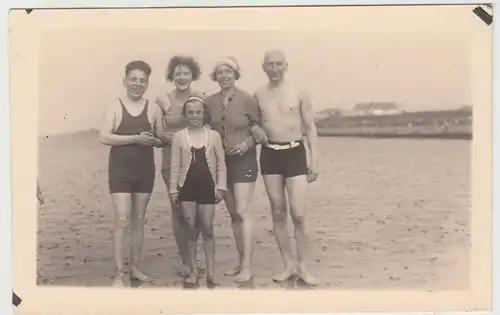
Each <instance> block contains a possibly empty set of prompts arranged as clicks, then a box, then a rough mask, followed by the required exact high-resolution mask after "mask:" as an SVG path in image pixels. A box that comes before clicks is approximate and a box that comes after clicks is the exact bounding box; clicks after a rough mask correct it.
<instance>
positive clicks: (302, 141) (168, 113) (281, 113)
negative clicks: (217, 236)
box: [100, 50, 319, 286]
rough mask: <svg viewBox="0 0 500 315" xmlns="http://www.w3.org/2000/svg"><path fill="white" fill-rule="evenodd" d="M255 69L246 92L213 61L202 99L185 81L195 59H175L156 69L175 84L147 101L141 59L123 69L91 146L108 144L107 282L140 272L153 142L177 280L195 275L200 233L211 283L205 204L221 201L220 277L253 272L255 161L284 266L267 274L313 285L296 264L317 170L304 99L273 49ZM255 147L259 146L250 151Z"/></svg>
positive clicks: (223, 64)
mask: <svg viewBox="0 0 500 315" xmlns="http://www.w3.org/2000/svg"><path fill="white" fill-rule="evenodd" d="M262 69H263V70H264V72H265V73H266V74H267V77H268V79H269V82H268V83H267V84H265V85H264V86H262V87H261V88H259V89H257V90H256V91H255V93H254V94H253V95H252V94H250V93H247V92H245V91H243V90H241V89H240V88H238V87H237V86H236V81H237V80H238V79H239V78H240V76H241V69H240V66H239V64H238V62H237V60H236V59H235V58H234V57H224V58H221V59H220V60H219V61H218V62H217V63H216V64H215V66H214V68H213V71H212V72H211V73H210V78H211V79H212V80H214V81H216V82H217V83H218V84H219V86H220V91H219V92H217V93H214V94H212V95H209V96H206V95H205V94H204V93H201V92H199V91H195V90H194V89H192V87H191V85H192V82H194V81H196V80H198V79H199V78H200V74H201V71H200V67H199V65H198V63H197V62H196V60H195V59H194V58H192V57H189V56H175V57H173V58H171V59H170V62H169V64H168V67H167V73H166V80H167V81H170V82H173V83H174V85H175V88H174V89H173V90H172V91H171V92H168V93H164V94H163V95H160V96H159V97H158V98H157V99H156V100H155V101H154V102H149V101H148V100H147V99H145V97H144V94H145V92H146V90H147V88H148V84H149V78H150V75H151V68H150V66H149V65H148V64H147V63H145V62H143V61H133V62H130V63H129V64H128V65H127V66H126V68H125V76H124V79H123V84H124V86H125V91H126V93H125V95H123V96H122V97H120V98H119V99H118V101H117V102H116V104H113V106H111V107H110V108H109V110H108V112H107V114H106V118H105V121H104V124H103V126H102V129H101V132H100V141H101V143H103V144H105V145H108V146H110V147H111V149H110V155H109V172H108V174H109V178H108V182H109V191H110V194H111V198H112V201H113V205H114V208H115V214H116V220H115V222H116V223H115V229H114V253H115V262H116V268H117V276H116V277H115V281H114V284H115V285H116V286H123V285H124V284H125V283H126V282H125V279H126V277H127V276H128V277H130V278H131V279H138V280H140V281H148V280H149V279H150V278H149V276H147V275H146V274H145V273H143V272H142V271H141V270H139V268H138V266H137V265H138V263H139V260H140V255H141V251H142V246H143V239H144V219H145V212H146V207H147V204H148V202H149V199H150V197H151V193H152V191H153V184H154V180H155V163H154V154H153V153H154V152H153V151H154V147H157V148H162V172H161V173H162V176H163V180H164V182H165V184H166V186H167V190H168V192H169V197H170V205H171V213H172V228H173V234H174V237H175V240H176V243H177V246H178V249H179V253H180V256H181V259H182V264H183V269H182V270H180V273H181V274H182V276H184V277H185V282H186V283H189V284H194V283H196V281H197V279H198V276H199V271H198V267H197V264H196V262H197V259H196V252H197V240H198V238H199V235H200V234H201V235H202V237H203V240H204V250H205V255H206V276H207V283H211V284H214V285H217V284H218V283H219V282H218V280H217V279H216V277H215V271H214V261H215V241H214V231H213V218H214V212H215V205H216V204H217V203H219V202H221V201H222V200H224V202H225V204H226V207H227V209H228V212H229V214H230V216H231V221H232V230H233V233H234V239H235V243H236V249H237V252H238V264H237V265H236V267H235V268H234V270H228V271H226V272H225V275H230V276H234V277H235V281H238V282H244V281H248V280H250V279H251V278H252V277H253V272H252V268H251V262H252V245H253V240H252V216H251V213H250V206H251V200H252V198H253V193H254V188H255V183H256V180H257V176H258V172H259V164H260V171H261V174H262V178H263V181H264V184H265V188H266V191H267V194H268V197H269V202H270V206H271V211H272V220H273V226H274V234H275V237H276V241H277V243H278V246H279V248H280V251H281V255H282V257H283V261H284V264H285V270H284V271H283V272H281V273H279V274H277V275H276V276H274V277H273V280H274V281H278V282H280V281H284V280H286V279H288V278H290V277H299V278H301V279H302V280H303V281H304V282H306V283H309V284H316V283H317V280H316V278H315V277H313V276H312V275H311V274H310V273H309V272H308V271H307V268H306V258H307V253H306V251H307V247H308V235H307V232H306V225H305V214H306V207H305V206H306V194H307V188H308V183H311V182H314V181H315V180H316V179H317V177H318V174H319V172H318V151H317V150H318V149H317V144H316V142H317V135H316V128H315V125H314V118H313V110H312V105H311V100H310V98H309V96H308V94H307V93H306V92H304V91H302V90H301V89H298V88H297V87H295V86H293V85H292V84H291V83H290V82H288V81H286V80H285V74H286V72H287V69H288V63H287V61H286V58H285V54H284V53H283V52H282V51H280V50H271V51H267V52H266V53H265V56H264V60H263V63H262ZM258 145H261V146H262V148H261V154H260V158H259V157H258V154H257V146H258ZM259 160H260V161H259ZM287 195H288V206H289V209H290V214H291V218H292V220H293V223H294V227H295V239H296V242H297V249H298V264H296V263H295V262H294V261H293V259H292V254H291V249H290V243H289V237H288V231H287V227H286V219H287V208H288V207H287V202H286V200H287V198H286V196H287ZM129 228H130V231H131V236H130V246H129V249H130V256H129V257H130V261H129V266H128V267H127V266H126V264H125V250H126V249H127V243H128V242H127V237H126V234H127V230H128V229H129Z"/></svg>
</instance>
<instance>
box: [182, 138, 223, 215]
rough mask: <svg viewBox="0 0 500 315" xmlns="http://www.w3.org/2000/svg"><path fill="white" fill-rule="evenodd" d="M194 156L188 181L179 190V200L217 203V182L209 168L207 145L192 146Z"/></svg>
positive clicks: (203, 203)
mask: <svg viewBox="0 0 500 315" xmlns="http://www.w3.org/2000/svg"><path fill="white" fill-rule="evenodd" d="M191 152H192V156H193V158H192V159H191V165H190V167H189V171H188V173H187V175H186V181H185V182H184V185H183V186H182V187H181V189H180V191H179V201H191V202H196V203H197V204H199V205H212V204H215V184H214V180H213V179H212V174H211V173H210V169H209V168H208V163H207V159H206V155H205V154H206V152H205V147H204V146H203V147H201V148H195V147H191Z"/></svg>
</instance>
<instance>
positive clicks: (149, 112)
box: [99, 61, 163, 286]
mask: <svg viewBox="0 0 500 315" xmlns="http://www.w3.org/2000/svg"><path fill="white" fill-rule="evenodd" d="M150 75H151V67H150V66H149V65H148V64H147V63H145V62H143V61H132V62H130V63H129V64H127V66H126V67H125V77H124V78H123V85H124V87H125V90H126V93H125V95H123V96H122V97H120V98H119V99H118V101H117V102H116V103H114V104H112V106H111V107H110V108H109V110H108V112H107V113H106V117H105V120H104V124H103V126H102V127H101V131H100V136H99V138H100V142H101V143H102V144H104V145H108V146H110V147H111V150H110V154H109V170H108V175H109V191H110V194H111V199H112V201H113V205H114V208H115V219H116V220H115V230H114V252H115V263H116V269H117V275H116V278H115V282H114V284H115V286H124V285H125V276H126V275H127V274H129V277H130V279H137V280H140V281H148V280H149V277H148V276H147V275H146V274H144V273H143V272H142V271H140V270H139V269H138V268H137V264H138V263H139V261H140V256H141V251H142V246H143V241H144V220H145V213H146V208H147V205H148V203H149V199H150V197H151V193H152V191H153V184H154V180H155V163H154V152H153V146H154V147H161V146H162V145H163V144H162V141H161V140H160V139H159V138H158V137H156V136H155V135H158V133H161V132H162V130H161V129H162V124H161V112H160V110H159V108H158V106H157V105H156V104H154V103H150V102H148V100H147V99H145V98H144V93H145V92H146V90H147V88H148V86H149V77H150ZM128 229H130V232H131V233H130V261H129V263H130V265H129V268H128V270H126V268H125V257H124V254H125V251H126V250H127V249H128V248H126V247H127V246H126V243H127V242H126V239H125V235H127V234H128V233H127V232H128Z"/></svg>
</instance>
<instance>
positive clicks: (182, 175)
mask: <svg viewBox="0 0 500 315" xmlns="http://www.w3.org/2000/svg"><path fill="white" fill-rule="evenodd" d="M205 112H207V110H206V106H205V103H204V101H203V99H202V98H200V97H198V96H191V97H189V98H188V99H187V100H186V102H185V103H184V105H183V107H182V114H183V115H184V116H185V117H186V121H187V123H188V126H187V127H186V128H184V129H181V130H179V131H178V132H176V133H175V134H174V136H173V139H172V156H171V175H170V198H171V200H172V202H174V203H180V206H181V208H182V212H183V214H184V217H185V219H186V222H187V225H188V229H189V231H188V250H189V268H190V270H191V272H190V274H189V276H188V277H187V278H186V280H185V282H186V283H187V284H196V283H197V280H198V268H197V267H196V258H195V257H196V247H197V246H196V241H197V240H196V239H197V222H198V221H199V222H200V223H201V228H202V235H203V241H204V249H205V257H206V270H207V284H208V285H212V286H213V285H218V284H219V282H218V280H217V279H216V278H215V274H214V261H215V240H214V231H213V230H214V229H213V219H214V213H215V204H217V203H219V202H220V201H221V200H222V199H223V198H224V193H225V191H226V190H227V172H226V162H225V153H224V149H223V147H222V140H221V138H220V136H219V134H218V133H217V132H216V131H213V130H210V129H208V128H206V127H205V126H204V121H203V118H204V113H205Z"/></svg>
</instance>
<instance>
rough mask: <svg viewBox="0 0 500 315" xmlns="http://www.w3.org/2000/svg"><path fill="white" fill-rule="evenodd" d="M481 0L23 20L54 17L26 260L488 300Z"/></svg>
mask: <svg viewBox="0 0 500 315" xmlns="http://www.w3.org/2000/svg"><path fill="white" fill-rule="evenodd" d="M473 9H474V6H471V5H469V6H461V5H441V6H423V5H422V6H402V7H397V6H394V7H391V6H384V7H375V6H373V7H340V6H339V7H334V6H330V7H303V8H278V7H274V8H273V7H269V8H204V9H202V8H184V9H173V8H157V9H148V10H145V9H144V10H142V9H136V10H133V9H130V10H128V9H107V10H66V11H65V12H62V11H61V12H56V11H57V10H55V11H54V12H51V11H50V10H48V11H46V12H41V11H36V10H35V11H33V12H32V13H31V14H30V16H28V15H26V16H21V15H20V14H19V15H18V16H17V18H18V23H19V25H22V23H25V25H30V27H31V28H32V29H35V28H36V29H37V33H36V34H37V35H36V43H34V44H31V45H32V46H22V45H21V42H20V38H21V37H17V38H18V42H17V43H15V44H16V45H18V46H16V47H19V50H13V52H12V56H13V58H14V60H15V58H21V57H22V56H25V55H23V54H25V53H26V51H30V48H29V47H36V48H37V50H36V54H35V53H33V54H32V55H33V56H34V57H32V58H35V57H36V62H35V61H34V60H35V59H24V60H25V61H24V66H25V68H28V67H30V68H32V67H36V76H35V77H33V78H32V82H36V88H34V90H33V93H32V95H31V96H32V97H33V99H36V103H37V107H36V108H37V109H36V110H34V111H33V112H32V113H28V112H29V111H26V110H24V111H22V110H21V107H22V106H21V107H20V105H18V106H17V107H16V108H17V109H16V111H14V115H15V116H16V117H18V119H21V117H22V116H23V115H27V116H26V119H27V120H26V123H28V122H34V123H33V126H36V131H34V132H35V133H36V140H34V139H35V135H32V137H33V139H32V140H27V141H30V142H25V145H26V146H30V147H31V143H33V146H34V148H32V149H30V150H31V151H29V152H30V153H27V152H28V151H25V153H24V154H21V151H20V150H21V147H20V146H21V143H23V142H22V141H16V143H17V144H14V147H13V152H14V153H15V154H14V155H13V160H14V161H17V162H14V163H15V164H16V165H15V167H14V170H15V171H14V172H13V176H15V178H17V179H16V180H15V181H16V183H15V184H16V185H18V186H19V185H21V182H22V181H23V180H25V178H27V176H32V175H33V180H32V183H33V186H34V183H35V182H36V199H35V192H34V190H33V191H32V192H30V190H28V189H26V191H25V194H24V195H21V193H20V192H19V189H18V190H17V193H15V195H14V197H13V198H14V200H18V201H17V203H16V204H15V206H17V207H19V208H20V207H22V202H23V201H22V199H26V198H28V199H26V202H27V201H28V200H29V198H30V194H31V195H32V197H33V202H36V203H37V206H36V210H33V211H32V212H30V213H31V214H35V213H36V222H34V225H31V223H29V222H31V221H29V220H30V219H26V220H27V221H25V224H28V225H29V226H36V244H35V245H33V246H34V247H33V248H32V249H30V250H29V253H28V251H27V250H26V251H24V252H23V250H24V249H23V250H21V249H20V246H17V247H16V248H17V249H16V251H17V253H15V254H14V255H15V256H16V255H17V256H16V257H18V261H19V262H20V264H18V265H17V266H18V267H17V268H23V267H21V266H25V268H26V270H28V269H29V268H36V275H35V269H33V275H34V277H33V279H32V280H30V281H31V282H32V285H33V286H36V290H45V289H47V290H48V289H50V288H54V289H58V288H59V289H61V288H66V289H71V290H73V289H78V288H93V290H97V289H99V290H105V292H115V293H117V292H133V294H145V293H144V292H153V291H147V290H148V289H156V290H157V291H154V292H156V293H157V294H160V293H158V292H162V291H158V289H170V290H169V291H168V292H177V291H178V292H190V293H189V294H197V293H193V292H202V291H207V292H212V293H210V294H213V292H218V290H220V291H223V290H224V292H228V293H227V294H239V293H231V292H255V291H259V290H265V291H264V292H266V291H267V292H271V291H273V290H274V291H275V292H278V293H276V294H281V293H279V292H283V293H282V294H285V293H286V294H295V293H293V292H300V293H303V294H304V297H305V296H306V295H307V294H308V293H307V292H312V291H315V292H318V294H319V292H320V291H332V292H345V291H353V292H354V291H355V292H366V293H367V294H368V293H369V292H374V293H377V294H384V292H398V291H401V290H406V291H407V292H410V291H411V292H422V293H425V294H433V293H440V292H441V293H443V294H444V293H450V292H462V293H464V294H466V293H467V292H471V291H474V292H476V293H475V294H477V292H478V291H477V290H478V289H479V287H480V286H479V282H478V281H482V282H481V283H485V281H486V280H485V279H486V278H485V276H484V275H482V274H481V275H480V274H478V272H479V271H480V270H483V271H484V272H487V271H486V269H487V266H488V264H487V262H488V259H489V257H488V255H487V254H485V253H486V252H485V250H486V249H482V248H479V247H478V246H477V242H478V238H481V239H484V237H488V236H486V234H484V233H489V232H488V231H489V230H488V229H489V228H488V225H487V224H488V223H487V222H488V221H486V220H487V219H478V218H479V217H478V216H479V215H482V216H483V217H487V215H488V213H489V212H490V211H491V210H490V209H488V208H487V207H488V205H489V203H488V202H489V198H491V195H490V190H489V189H490V188H489V187H483V188H482V189H479V192H478V187H479V186H478V183H480V182H481V179H480V176H483V181H482V182H483V183H484V182H488V183H489V181H488V178H484V176H489V175H491V173H490V171H488V170H486V169H483V168H481V166H484V167H486V166H488V165H490V164H488V163H491V158H490V157H488V154H490V155H491V153H488V152H490V151H488V150H490V149H488V147H487V146H488V145H490V146H491V144H490V143H489V141H491V139H490V138H488V137H490V135H489V134H490V133H491V129H488V128H490V125H488V124H490V121H487V120H488V119H490V118H491V116H489V114H488V113H490V111H491V103H488V102H491V98H487V97H485V96H484V95H486V94H487V93H488V91H491V90H485V88H484V85H488V84H489V82H491V81H488V80H491V75H490V76H489V77H488V73H487V72H486V74H485V75H480V74H481V72H480V71H483V72H482V73H485V72H484V71H485V66H484V64H486V63H485V62H486V61H488V60H487V59H486V58H487V56H488V55H487V54H484V53H483V54H480V52H481V51H484V50H485V49H488V46H487V45H485V44H484V43H486V42H487V41H486V39H487V38H488V35H487V34H491V27H490V26H489V25H487V24H486V23H484V22H483V21H482V20H481V18H480V17H479V16H478V15H477V14H474V12H473ZM56 13H57V14H58V16H56ZM287 16H288V17H290V19H289V20H288V22H287V21H286V19H285V17H287ZM293 16H295V17H296V18H293ZM299 16H301V17H302V19H301V20H300V21H299V19H298V17H299ZM56 17H57V19H56ZM278 17H283V20H279V19H278ZM23 19H24V20H23ZM370 19H371V20H370ZM256 20H259V21H261V23H260V24H259V25H255V24H254V23H253V22H252V21H256ZM91 21H92V22H91ZM210 21H212V22H210ZM355 21H357V22H355ZM209 22H210V23H209ZM29 23H31V24H29ZM35 25H38V26H37V27H35ZM27 28H28V27H27ZM19 29H20V27H18V28H17V29H16V28H13V32H12V35H11V36H12V38H13V41H15V38H16V37H15V36H16V34H20V31H18V33H16V30H19ZM483 31H484V34H483V33H481V32H483ZM488 32H490V33H488ZM471 34H483V35H474V36H476V37H474V36H473V35H471ZM478 36H479V37H478ZM481 36H482V37H481ZM490 37H491V35H490ZM33 38H35V36H33ZM24 41H25V42H24V45H28V44H26V43H27V39H26V38H25V39H24ZM478 43H482V45H483V48H482V49H483V50H479V49H478ZM20 47H27V48H25V49H23V50H21V48H20ZM489 49H491V46H489ZM16 56H17V57H16ZM485 56H486V57H485ZM25 58H26V57H25ZM490 58H491V55H490ZM29 60H33V62H30V61H29ZM478 60H479V61H478ZM481 61H483V63H482V64H480V63H478V62H481ZM487 67H488V65H487V64H486V69H487ZM18 69H20V68H18ZM478 69H479V70H478ZM17 73H18V75H17V77H13V80H14V79H17V80H18V82H20V81H19V80H21V79H22V77H21V76H20V72H19V71H18V72H17ZM477 82H483V83H484V84H483V83H477ZM481 84H482V85H481ZM28 85H29V83H26V86H28ZM482 86H483V90H481V87H482ZM18 87H19V89H20V85H19V83H18ZM19 91H20V92H19V93H18V94H16V95H18V96H17V98H14V100H15V101H16V102H18V103H24V101H22V100H23V98H22V97H23V96H24V97H27V95H26V91H27V90H26V89H25V90H24V91H25V92H24V94H23V93H22V92H21V90H19ZM478 91H479V92H480V93H482V94H478V93H479V92H478ZM489 93H491V92H489ZM28 94H29V93H28ZM26 100H27V98H26ZM24 106H25V108H26V105H24ZM29 124H31V123H29ZM478 124H479V125H480V126H483V129H481V130H480V131H479V132H478V128H477V126H478ZM21 130H22V127H21V125H20V124H19V123H18V124H17V127H15V131H17V132H18V134H19V133H20V131H21ZM26 139H28V138H26ZM479 145H482V146H483V147H482V148H481V147H479ZM485 146H486V149H484V147H485ZM23 150H28V149H27V148H24V149H23ZM481 150H483V151H481ZM16 152H17V153H16ZM16 157H19V158H16ZM28 158H29V159H30V161H33V162H32V164H33V165H34V166H33V167H35V165H36V169H34V170H33V171H31V169H29V170H28V169H26V170H25V171H24V173H23V170H22V166H21V164H25V163H27V161H28ZM23 159H25V160H23ZM478 159H479V160H478ZM23 161H26V162H23ZM488 161H490V162H488ZM478 165H479V166H478ZM23 174H24V175H23ZM478 176H479V177H478ZM35 177H36V178H35ZM25 181H26V183H27V185H29V183H30V181H27V180H25ZM23 196H24V197H23ZM478 200H479V201H478ZM478 202H484V204H480V203H478ZM480 205H482V206H481V207H480ZM28 215H29V214H26V216H28ZM26 218H27V217H26ZM21 220H22V219H21V217H20V215H19V214H18V215H17V217H15V218H14V221H15V224H18V225H20V224H21V223H22V222H21ZM481 225H482V226H483V227H484V228H481ZM481 231H482V232H484V233H483V234H481ZM19 235H20V232H18V234H17V239H18V242H21V240H20V236H19ZM26 242H27V241H26ZM480 243H481V242H480ZM18 244H20V243H18ZM23 244H24V243H23ZM25 244H26V246H28V243H25ZM482 244H484V245H485V246H487V245H488V243H487V242H482ZM30 246H31V245H30ZM21 253H24V254H21ZM30 253H31V254H30ZM474 253H475V254H474ZM29 255H33V260H34V259H35V256H36V265H33V267H28V266H32V265H30V264H28V262H27V259H28V257H31V256H29ZM21 257H23V258H22V259H21ZM25 261H26V262H25ZM18 270H19V269H18ZM19 272H20V271H18V274H19ZM35 277H36V279H35ZM23 281H24V280H23ZM486 285H489V284H487V283H486ZM25 288H26V287H25ZM481 288H485V287H484V285H482V286H481ZM130 289H131V290H130ZM188 289H189V290H188ZM207 289H210V290H207ZM235 289H236V290H235ZM30 290H31V289H30ZM33 290H35V289H33ZM120 290H122V291H120ZM16 292H17V291H16ZM25 292H26V291H25ZM29 292H35V291H29ZM40 292H41V291H40ZM47 292H48V291H47ZM65 292H66V294H69V293H68V292H70V291H65ZM75 292H76V291H75ZM85 292H87V291H85ZM88 292H89V294H90V291H88ZM95 292H97V291H95ZM99 292H100V291H99ZM102 292H104V291H102ZM141 292H142V293H141ZM165 292H166V291H165ZM156 293H155V294H156ZM27 294H29V293H27ZM47 294H48V293H47ZM103 294H104V293H103ZM106 294H107V293H106ZM123 294H125V293H123ZM126 294H132V293H126ZM151 294H152V293H151ZM172 294H177V293H172ZM179 294H180V293H179ZM182 294H184V293H182ZM186 294H187V293H186ZM225 294H226V293H225ZM242 294H243V293H242ZM249 294H251V293H249ZM315 294H316V293H315ZM415 294H416V293H415ZM125 296H128V295H122V298H123V299H127V298H126V297H125ZM132 296H133V295H130V297H132ZM136 296H138V295H136ZM141 296H142V295H141ZM227 296H229V295H227ZM284 296H285V295H283V297H284ZM294 296H295V295H294ZM422 296H423V295H422ZM436 296H437V295H436ZM474 296H476V295H474ZM166 297H167V295H165V298H166ZM476 297H478V296H476ZM228 298H229V297H228ZM310 298H312V296H310ZM409 298H410V297H408V299H409ZM413 298H414V299H417V296H416V295H415V296H413ZM427 298H431V296H430V295H429V296H427ZM169 299H170V298H169ZM290 299H291V300H295V301H298V300H297V299H296V298H292V297H290ZM375 300H377V299H376V298H375ZM402 300H404V299H402ZM402 300H400V301H402ZM231 301H233V302H235V303H237V301H240V303H243V301H245V302H246V303H253V304H254V306H255V307H257V306H259V303H260V306H261V307H264V306H265V305H270V304H266V303H270V302H271V301H267V302H266V301H264V300H237V299H235V298H231ZM250 301H253V302H250ZM257 301H261V302H258V303H257ZM337 301H342V299H340V300H339V299H337ZM367 301H368V300H367ZM378 301H382V299H380V298H379V299H378ZM443 301H453V300H452V299H442V298H440V299H438V298H436V301H435V302H436V303H437V302H443ZM467 301H469V302H465V299H464V298H462V299H461V298H457V299H456V302H457V303H458V304H459V303H461V302H463V303H468V304H467V305H474V306H477V307H485V306H486V304H484V303H481V304H473V302H472V295H471V300H467ZM481 301H483V302H484V301H485V300H481ZM144 303H146V302H144ZM179 303H180V302H179ZM184 303H190V305H191V306H193V307H196V306H195V305H194V304H196V303H194V304H193V302H192V301H191V302H184ZM297 303H298V302H297ZM381 303H382V302H381ZM450 303H451V302H450ZM146 304H147V303H146ZM458 304H457V305H458ZM88 305H94V306H92V307H97V306H95V303H90V302H89V303H87V306H88ZM186 305H187V304H186ZM290 305H292V304H290ZM304 305H307V304H304ZM372 305H374V304H372ZM380 305H381V304H380ZM433 305H437V304H433ZM450 305H451V304H450ZM460 305H462V304H460ZM201 306H202V304H199V307H201ZM205 306H206V305H205ZM379 307H383V305H381V306H379ZM249 310H253V308H250V309H246V311H249ZM266 310H268V311H271V309H266ZM302 310H303V311H305V310H306V309H302ZM307 310H309V309H307ZM450 310H451V309H450ZM170 311H171V312H175V311H174V310H170ZM176 311H178V310H177V309H176ZM205 311H206V312H208V309H207V310H205ZM311 311H312V309H311Z"/></svg>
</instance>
